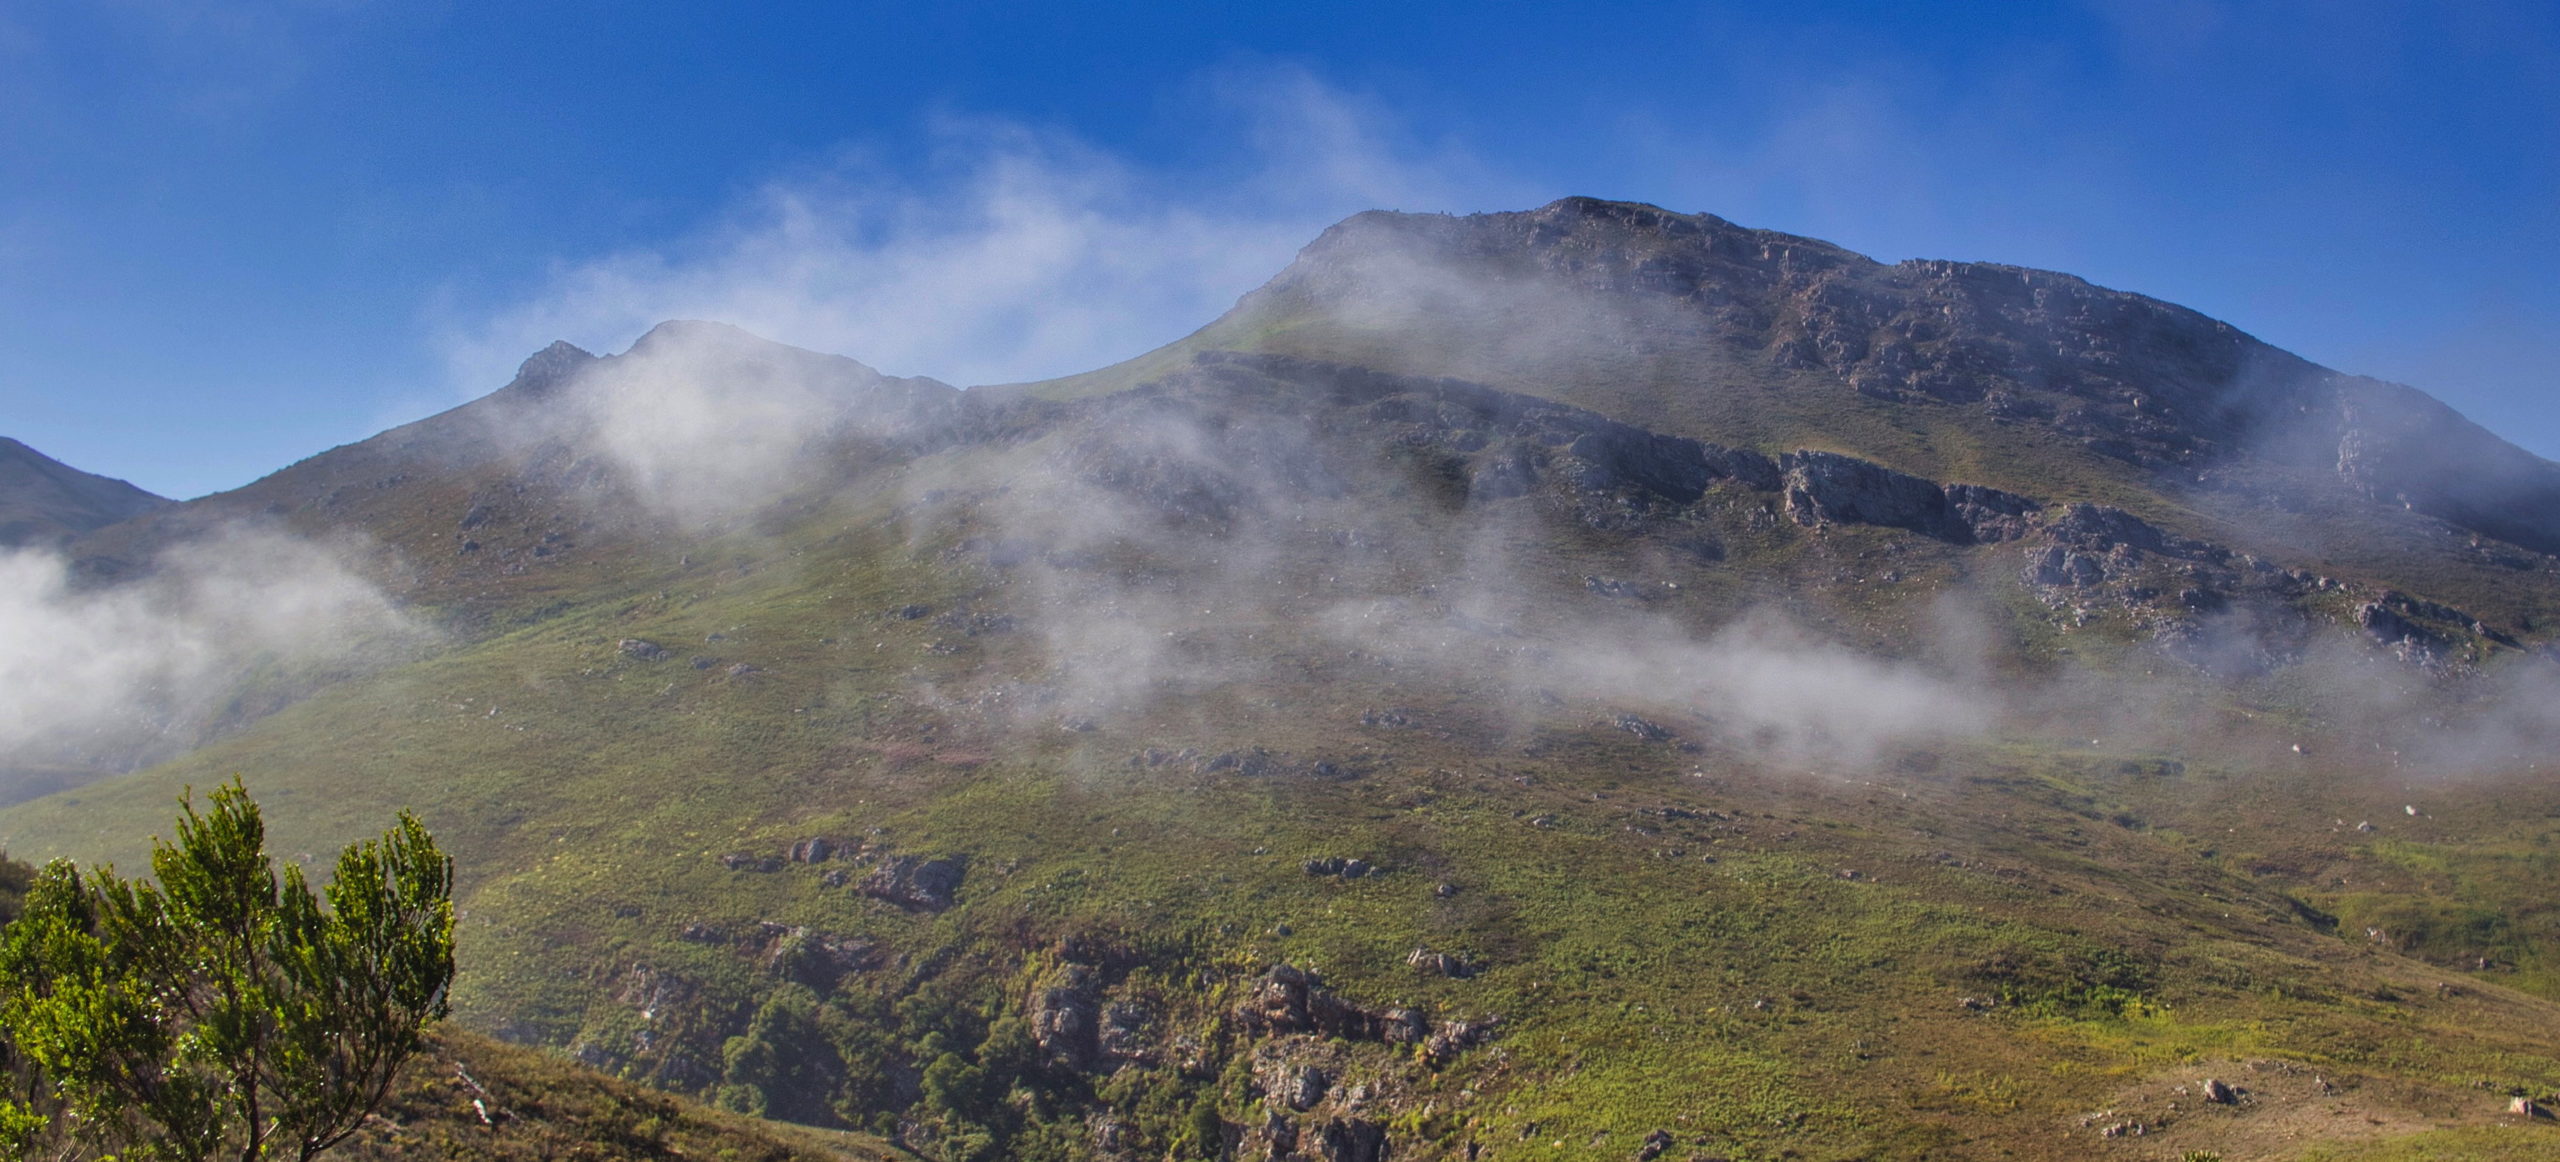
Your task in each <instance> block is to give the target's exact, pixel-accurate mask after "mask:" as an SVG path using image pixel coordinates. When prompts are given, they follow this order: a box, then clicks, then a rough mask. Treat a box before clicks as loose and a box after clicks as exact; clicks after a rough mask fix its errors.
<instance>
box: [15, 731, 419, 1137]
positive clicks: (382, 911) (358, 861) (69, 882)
mask: <svg viewBox="0 0 2560 1162" xmlns="http://www.w3.org/2000/svg"><path fill="white" fill-rule="evenodd" d="M184 811H185V814H184V816H183V817H182V818H181V819H180V820H179V822H178V839H177V842H176V843H174V844H157V845H155V848H154V851H153V852H152V859H151V868H152V872H153V874H154V876H155V878H156V882H144V881H132V880H124V879H121V878H119V877H117V876H116V875H115V873H114V872H113V871H112V870H110V869H99V870H96V871H93V872H91V873H89V874H87V875H85V876H84V875H82V874H80V873H79V871H78V870H77V869H76V868H74V867H73V866H72V865H71V864H70V863H69V862H67V861H56V862H55V863H53V864H51V865H50V866H48V867H47V868H46V869H45V870H44V872H43V873H42V874H41V875H40V876H38V877H37V878H36V880H35V882H34V883H33V884H32V885H30V886H29V888H28V890H27V893H26V898H25V903H24V910H23V914H21V915H19V916H18V917H17V918H16V919H15V920H14V921H13V922H12V923H11V924H10V925H9V926H8V929H7V931H6V933H5V937H0V1030H5V1037H6V1040H5V1042H0V1061H5V1063H6V1064H7V1065H9V1066H10V1067H11V1074H12V1077H11V1085H10V1097H9V1099H8V1100H7V1104H6V1105H5V1106H0V1132H5V1133H6V1135H7V1144H8V1145H9V1146H10V1147H11V1148H12V1149H13V1150H15V1151H16V1152H18V1153H21V1154H25V1155H30V1156H32V1155H33V1154H34V1153H36V1152H38V1151H40V1150H41V1151H45V1152H53V1151H56V1150H63V1149H73V1150H100V1151H119V1152H121V1156H123V1157H126V1158H131V1159H151V1158H170V1159H185V1160H194V1159H211V1158H217V1157H236V1158H239V1159H242V1160H243V1162H248V1160H251V1159H260V1158H294V1159H297V1160H299V1159H308V1158H310V1157H311V1156H312V1155H314V1154H317V1153H319V1152H321V1151H323V1150H326V1149H328V1148H330V1147H331V1146H334V1145H336V1144H338V1143H339V1142H341V1141H343V1140H345V1139H346V1138H347V1136H348V1135H350V1134H352V1133H354V1132H355V1131H356V1129H357V1128H358V1126H359V1125H360V1123H361V1122H362V1121H363V1119H364V1118H365V1117H366V1116H368V1115H369V1114H371V1113H372V1112H373V1111H374V1110H375V1109H377V1108H379V1107H380V1106H381V1104H382V1102H383V1100H384V1098H385V1096H386V1095H387V1094H388V1092H389V1090H390V1088H391V1086H392V1083H393V1081H394V1079H395V1077H396V1075H397V1074H398V1072H399V1069H400V1066H401V1064H402V1063H403V1062H405V1061H407V1060H408V1059H409V1057H410V1056H412V1055H413V1054H415V1053H416V1052H417V1051H418V1050H419V1048H420V1046H421V1045H422V1044H423V1038H424V1035H425V1029H426V1026H427V1025H428V1023H430V1022H432V1021H435V1020H438V1019H440V1018H442V1017H443V1016H444V1014H445V1008H446V1004H445V997H446V990H447V988H448V987H449V986H450V984H451V982H452V979H453V901H452V865H451V863H450V861H449V860H447V859H446V858H445V856H444V854H443V852H441V851H439V850H438V849H437V847H436V845H435V841H434V839H433V838H431V837H430V836H429V835H428V834H427V832H426V829H425V828H424V827H422V826H420V825H419V823H418V821H417V820H416V819H415V818H413V817H410V816H408V815H406V814H403V815H402V816H401V819H400V822H399V823H398V825H397V826H395V827H394V828H393V829H392V830H390V831H388V832H386V833H384V834H383V836H382V837H381V838H380V839H378V840H371V841H366V842H362V843H358V844H354V845H352V846H350V847H348V848H347V849H346V850H345V851H344V852H343V853H341V854H340V855H339V857H338V861H337V867H336V872H335V875H334V876H333V877H332V878H331V879H330V881H329V883H328V885H327V887H326V888H325V894H326V897H327V905H326V907H325V908H324V907H323V905H322V903H321V898H320V896H318V895H315V894H314V893H313V892H312V890H311V888H310V886H309V885H308V884H307V883H306V882H305V880H304V878H303V873H302V869H301V868H300V867H299V866H295V865H291V864H288V865H286V867H285V868H284V870H283V873H282V874H281V876H279V874H278V873H277V871H276V869H275V867H274V865H273V863H272V861H271V860H270V859H269V857H268V854H267V850H266V842H265V828H264V826H263V823H262V821H261V819H260V818H259V814H258V808H257V805H256V804H254V803H252V802H250V800H249V797H248V794H247V792H246V791H245V790H244V789H243V788H242V787H241V785H240V784H239V783H238V782H237V781H235V782H233V783H231V784H230V785H228V786H224V787H220V788H217V789H216V790H215V791H214V793H213V796H212V801H211V809H210V811H209V812H207V813H204V814H199V813H198V812H197V811H196V809H195V805H194V803H193V802H192V801H191V800H190V801H188V802H187V803H186V804H185V808H184Z"/></svg>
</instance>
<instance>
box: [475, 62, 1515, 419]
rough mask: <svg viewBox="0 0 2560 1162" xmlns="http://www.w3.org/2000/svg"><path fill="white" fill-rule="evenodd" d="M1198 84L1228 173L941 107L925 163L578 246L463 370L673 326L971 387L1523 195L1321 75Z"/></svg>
mask: <svg viewBox="0 0 2560 1162" xmlns="http://www.w3.org/2000/svg"><path fill="white" fill-rule="evenodd" d="M1198 92H1199V93H1200V94H1201V96H1202V100H1204V101H1206V102H1209V103H1211V104H1212V105H1213V106H1214V107H1216V108H1219V109H1221V110H1223V112H1224V115H1225V116H1226V117H1227V118H1228V119H1230V120H1231V121H1232V122H1233V124H1234V126H1235V127H1236V136H1237V138H1238V139H1239V140H1241V141H1242V142H1244V143H1246V144H1245V147H1244V148H1245V150H1246V153H1245V155H1244V157H1243V159H1242V162H1241V164H1238V165H1235V166H1233V167H1230V168H1227V169H1225V170H1223V171H1221V172H1222V173H1223V174H1224V176H1223V177H1220V178H1214V179H1209V180H1205V181H1204V180H1202V179H1200V178H1199V176H1198V173H1197V172H1196V171H1184V170H1177V169H1167V168H1153V167H1149V166H1146V165H1142V164H1139V163H1136V162H1133V161H1130V160H1128V159H1126V158H1123V157H1120V156H1116V155H1114V154H1111V153H1108V152H1105V151H1102V150H1099V149H1096V148H1094V147H1092V146H1090V145H1088V144H1086V143H1084V142H1083V141H1081V140H1079V139H1078V138H1077V137H1075V136H1074V135H1073V134H1071V133H1067V132H1064V131H1060V130H1053V129H1044V128H1038V127H1033V126H1029V125H1024V124H1021V123H1018V122H1012V121H1005V120H1000V119H994V118H985V117H967V116H957V115H945V116H941V117H939V118H937V119H935V120H934V121H933V122H932V125H931V137H932V140H933V142H934V148H933V151H932V156H931V158H930V160H929V162H928V163H927V164H925V165H923V166H922V167H920V168H919V169H917V170H914V171H901V170H898V169H895V168H893V167H892V166H890V165H889V164H887V163H884V162H882V161H881V160H879V159H878V158H877V157H873V156H868V155H865V154H862V153H859V152H848V153H847V154H845V155H844V156H842V157H840V158H838V159H836V160H835V161H834V162H832V163H831V164H828V165H826V166H823V167H820V168H818V169H817V170H815V171H814V172H808V173H802V174H797V175H792V176H787V177H782V178H777V179H774V180H772V181H768V182H766V183H765V184H764V185H763V186H762V187H760V188H759V189H757V190H756V191H755V192H754V194H753V195H752V196H750V197H748V198H747V199H745V200H744V202H743V203H742V204H740V205H738V206H737V207H735V208H734V209H733V210H732V211H731V212H730V213H728V214H727V215H726V216H725V217H723V218H722V219H721V220H719V221H717V222H714V223H712V224H709V225H707V226H705V227H703V228H702V229H700V230H699V231H697V232H696V233H694V234H693V235H692V236H690V237H687V238H684V239H681V240H678V241H676V242H673V243H670V244H668V245H665V246H657V247H648V248H639V249H632V250H626V251H622V252H617V253H613V254H606V255H601V256H596V257H592V258H583V259H574V260H570V261H565V262H563V263H561V264H560V265H559V266H558V267H557V268H555V269H554V271H553V272H552V274H551V275H550V277H549V278H548V279H547V280H546V281H544V282H543V284H542V285H540V286H539V287H537V288H536V289H535V290H534V291H533V292H531V293H529V294H527V295H525V296H523V297H522V298H521V299H520V300H518V301H516V302H513V303H511V304H508V305H504V306H502V307H499V308H498V309H496V310H493V311H490V312H488V313H487V315H486V316H485V317H468V316H464V315H461V314H457V315H456V316H455V318H454V319H453V320H452V321H451V323H450V324H449V326H448V328H447V331H448V340H447V350H448V352H449V362H450V365H451V367H452V369H453V374H454V378H455V381H456V383H457V386H458V387H459V388H460V389H461V390H463V391H464V392H466V393H475V394H476V393H477V392H480V391H485V390H487V389H488V388H489V387H490V386H491V385H492V384H495V383H498V382H501V381H503V380H504V378H505V374H506V370H507V369H508V368H510V367H512V366H513V365H514V362H515V361H516V360H517V359H520V358H522V357H523V356H524V354H525V353H526V352H528V351H532V350H534V349H537V348H539V347H541V346H542V345H544V344H546V343H548V342H550V341H551V340H553V339H559V338H567V339H569V340H571V341H572V342H576V343H579V344H580V345H582V346H588V347H591V348H593V349H596V350H616V349H619V348H620V347H621V346H622V345H623V344H625V343H627V342H629V341H630V339H631V338H632V337H633V336H635V335H637V334H639V333H641V332H642V331H644V330H646V329H647V328H648V327H649V326H650V325H652V324H655V323H657V322H659V321H662V320H665V319H671V318H702V319H713V320H718V321H721V322H726V323H732V324H735V325H737V326H741V327H744V328H746V329H748V330H750V331H754V332H756V333H757V334H760V335H764V336H767V337H770V338H773V339H777V340H780V341H783V342H787V343H792V344H795V345H799V346H804V347H809V348H813V349H816V350H822V351H828V352H834V353H840V354H846V355H851V356H853V357H855V358H857V359H860V360H862V361H864V362H865V363H869V364H871V365H873V366H876V367H879V368H880V369H882V370H884V371H888V372H890V373H892V374H899V375H930V376H933V377H935V378H938V379H942V380H944V381H946V382H951V383H958V384H974V383H994V382H1007V381H1019V380H1025V379H1033V378H1042V377H1047V376H1053V375H1062V374H1068V373H1072V372H1077V371H1085V370H1090V369H1092V368H1094V367H1098V366H1102V365H1105V364H1108V363H1112V362H1115V361H1117V360H1120V359H1124V358H1128V357H1130V356H1133V355H1136V354H1139V353H1141V352H1143V351H1145V350H1147V349H1149V348H1151V347H1154V346H1157V345H1159V344H1162V343H1165V342H1168V341H1170V340H1173V339H1176V338H1179V337H1180V336H1181V335H1183V334H1184V333H1186V332H1188V331H1190V330H1192V329H1193V328H1196V327H1198V326H1200V325H1201V324H1203V323H1206V322H1207V321H1209V320H1210V319H1212V318H1215V317H1216V316H1217V315H1218V314H1219V313H1220V312H1222V311H1224V310H1225V309H1226V308H1227V307H1228V306H1230V305H1232V303H1233V302H1234V300H1235V299H1236V297H1237V296H1239V295H1241V294H1242V293H1244V292H1245V291H1248V290H1250V289H1252V288H1253V287H1254V286H1255V285H1256V284H1258V283H1260V282H1261V281H1262V280H1264V279H1266V278H1268V277H1270V276H1271V274H1272V273H1273V272H1274V271H1277V270H1278V269H1280V268H1281V267H1282V266H1285V265H1286V264H1287V263H1288V260H1289V257H1290V255H1291V254H1292V253H1293V252H1294V251H1295V250H1296V249H1297V247H1299V246H1300V245H1302V244H1303V243H1305V242H1306V240H1307V239H1309V238H1311V237H1313V236H1314V235H1315V233H1316V232H1317V231H1319V230H1321V229H1322V228H1323V227H1324V226H1325V225H1327V224H1328V223H1330V222H1331V221H1333V220H1335V219H1338V218H1340V217H1342V216H1344V215H1346V214H1349V213H1353V212H1356V211H1358V210H1361V209H1366V208H1369V207H1371V206H1374V205H1409V206H1429V207H1433V208H1439V207H1444V206H1448V205H1452V204H1458V203H1464V202H1471V201H1475V200H1479V199H1484V198H1487V197H1494V198H1499V197H1501V196H1503V195H1504V194H1508V193H1510V191H1507V190H1503V191H1499V192H1491V191H1489V189H1488V187H1499V186H1500V184H1501V183H1499V182H1498V181H1495V180H1494V179H1492V178H1491V177H1489V171H1487V170H1486V169H1485V168H1484V167H1482V166H1480V165H1477V164H1475V163H1473V162H1472V161H1470V160H1469V159H1468V158H1466V157H1465V156H1464V155H1462V154H1459V153H1457V152H1455V151H1452V150H1449V149H1445V148H1436V147H1431V146H1428V145H1425V144H1419V143H1416V142H1415V141H1413V140H1412V139H1411V138H1410V137H1409V136H1408V135H1407V133H1406V131H1405V130H1404V128H1403V127H1402V126H1400V125H1399V124H1398V123H1397V122H1396V121H1395V119H1394V118H1393V117H1391V116H1389V115H1387V114H1385V113H1383V112H1381V111H1380V110H1379V109H1378V108H1377V106H1375V105H1374V104H1372V103H1370V102H1368V101H1366V100H1364V99H1362V98H1359V97H1357V96H1354V95H1351V94H1347V93H1345V92H1343V91H1341V90H1339V89H1336V88H1333V87H1331V86H1328V85H1326V84H1324V83H1323V82H1321V81H1319V80H1317V79H1316V78H1314V77H1312V76H1311V75H1308V74H1306V73H1304V72H1301V71H1297V70H1291V69H1258V70H1250V71H1229V72H1225V73H1219V74H1213V75H1211V76H1209V77H1206V78H1204V79H1202V80H1201V81H1200V82H1198Z"/></svg>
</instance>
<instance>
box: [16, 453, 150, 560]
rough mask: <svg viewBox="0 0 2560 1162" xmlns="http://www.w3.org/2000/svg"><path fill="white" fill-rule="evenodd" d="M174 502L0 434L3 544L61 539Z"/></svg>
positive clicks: (59, 542)
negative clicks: (81, 469) (83, 468)
mask: <svg viewBox="0 0 2560 1162" xmlns="http://www.w3.org/2000/svg"><path fill="white" fill-rule="evenodd" d="M171 503H173V502H172V501H170V500H168V499H167V498H165V497H161V496H155V495H153V494H151V493H149V492H146V491H144V490H142V489H140V488H137V487H135V486H133V485H132V484H129V483H127V482H125V481H122V480H115V479H110V478H108V477H104V476H98V475H95V474H92V473H88V472H83V471H80V470H79V469H77V468H73V467H71V466H70V465H68V464H64V463H62V462H61V461H59V460H56V459H54V458H52V457H50V456H47V455H45V454H44V453H42V452H38V451H36V450H35V449H33V448H30V447H28V446H26V445H25V444H23V443H20V442H19V441H17V440H14V439H11V438H9V437H7V436H0V548H7V547H18V546H27V545H58V544H61V543H63V542H66V541H69V540H71V539H72V538H74V537H77V536H80V535H81V534H83V533H88V532H91V531H94V530H96V529H99V528H103V527H105V526H107V525H110V524H114V523H116V522H118V521H122V520H126V519H129V518H131V517H134V516H137V515H140V514H142V513H145V512H149V511H151V510H152V509H155V508H159V507H162V506H165V505H168V504H171Z"/></svg>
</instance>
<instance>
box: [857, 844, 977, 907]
mask: <svg viewBox="0 0 2560 1162" xmlns="http://www.w3.org/2000/svg"><path fill="white" fill-rule="evenodd" d="M967 871H968V868H967V865H966V864H964V863H962V862H961V861H960V860H958V859H928V858H926V857H924V856H920V855H893V856H889V857H887V858H885V859H883V860H881V861H880V865H879V866H878V867H875V868H873V869H871V874H869V875H866V876H864V877H862V881H861V883H860V884H858V885H857V890H859V891H860V892H861V893H862V894H863V895H866V896H869V897H871V898H872V899H875V900H885V901H887V902H889V903H892V904H895V905H897V906H899V907H901V908H905V909H907V910H908V911H911V912H915V911H921V912H940V911H943V910H945V909H947V908H949V907H950V906H951V905H952V904H953V903H954V902H955V899H956V897H957V896H958V893H959V891H960V882H961V880H962V878H964V877H965V876H966V874H967Z"/></svg>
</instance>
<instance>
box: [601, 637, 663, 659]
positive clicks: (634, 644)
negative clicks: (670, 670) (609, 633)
mask: <svg viewBox="0 0 2560 1162" xmlns="http://www.w3.org/2000/svg"><path fill="white" fill-rule="evenodd" d="M614 648H616V649H619V650H621V651H622V656H624V657H626V658H635V659H638V660H640V661H643V662H663V661H666V660H667V659H668V658H669V657H672V656H673V655H671V654H669V653H668V652H667V647H665V646H662V645H659V644H658V643H656V642H653V641H648V640H646V639H642V638H636V637H627V638H624V639H622V641H621V642H620V643H619V644H617V645H616V646H615V647H614Z"/></svg>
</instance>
